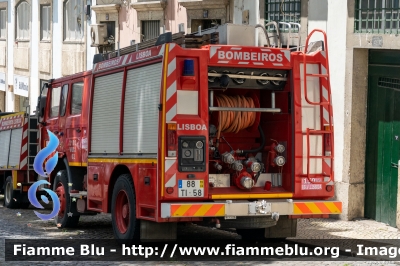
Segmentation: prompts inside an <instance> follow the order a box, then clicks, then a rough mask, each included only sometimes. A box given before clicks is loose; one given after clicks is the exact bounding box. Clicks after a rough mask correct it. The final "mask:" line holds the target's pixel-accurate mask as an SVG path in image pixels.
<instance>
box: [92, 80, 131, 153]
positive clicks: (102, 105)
mask: <svg viewBox="0 0 400 266" xmlns="http://www.w3.org/2000/svg"><path fill="white" fill-rule="evenodd" d="M122 82H123V72H118V73H114V74H110V75H106V76H101V77H98V78H96V79H95V85H94V96H93V112H92V128H91V153H97V154H99V153H100V154H116V153H118V152H119V132H120V130H119V129H120V112H121V91H122Z"/></svg>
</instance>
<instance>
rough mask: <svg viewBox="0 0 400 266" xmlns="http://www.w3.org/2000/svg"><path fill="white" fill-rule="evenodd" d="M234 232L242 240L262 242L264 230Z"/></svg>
mask: <svg viewBox="0 0 400 266" xmlns="http://www.w3.org/2000/svg"><path fill="white" fill-rule="evenodd" d="M236 232H237V233H238V234H239V235H240V236H241V237H242V239H243V240H264V239H265V236H264V233H265V228H256V229H236Z"/></svg>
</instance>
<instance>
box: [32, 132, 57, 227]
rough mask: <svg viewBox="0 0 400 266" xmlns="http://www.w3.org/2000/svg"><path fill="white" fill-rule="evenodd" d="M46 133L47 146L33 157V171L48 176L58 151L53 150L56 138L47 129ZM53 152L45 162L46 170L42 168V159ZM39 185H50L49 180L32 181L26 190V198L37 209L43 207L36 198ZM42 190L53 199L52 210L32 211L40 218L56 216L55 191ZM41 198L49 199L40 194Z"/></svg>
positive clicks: (52, 168)
mask: <svg viewBox="0 0 400 266" xmlns="http://www.w3.org/2000/svg"><path fill="white" fill-rule="evenodd" d="M47 133H48V134H49V138H50V140H49V143H48V144H47V146H46V147H45V148H43V149H42V150H41V151H40V152H39V153H38V154H37V155H36V157H35V161H34V162H33V169H34V170H35V172H36V173H37V174H38V175H40V176H47V177H48V176H50V173H51V171H53V170H54V168H55V167H56V165H57V161H58V152H55V151H56V149H57V147H58V144H59V141H58V138H57V137H56V136H55V135H54V134H53V133H52V132H50V131H49V130H47ZM53 152H55V154H54V155H53V156H52V157H51V158H50V159H48V160H47V162H46V164H45V168H46V172H45V171H44V169H43V164H44V161H45V160H46V158H47V157H48V156H50V155H51V154H52V153H53ZM40 185H50V183H49V182H47V181H46V180H39V181H37V182H35V183H33V185H32V186H31V187H30V188H29V190H28V199H29V201H30V203H31V204H32V205H33V206H35V207H36V208H39V209H44V207H43V206H42V205H41V204H40V203H39V201H38V200H37V198H36V190H37V189H38V187H39V186H40ZM42 190H44V191H46V192H47V193H48V194H49V195H50V197H51V199H52V201H53V210H52V212H51V213H50V214H41V213H39V212H37V211H34V212H35V214H36V215H37V217H39V218H40V219H42V220H50V219H52V218H53V217H54V216H56V215H57V214H58V212H59V211H60V201H59V199H58V196H57V194H56V193H54V192H53V191H52V190H50V189H47V188H42ZM41 199H42V200H43V201H44V203H46V204H48V203H49V200H48V199H47V198H46V197H45V196H44V195H42V196H41Z"/></svg>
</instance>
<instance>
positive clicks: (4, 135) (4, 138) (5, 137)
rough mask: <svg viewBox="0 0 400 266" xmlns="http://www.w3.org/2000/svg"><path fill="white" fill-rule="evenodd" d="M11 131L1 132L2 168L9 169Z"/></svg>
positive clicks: (0, 159) (0, 158)
mask: <svg viewBox="0 0 400 266" xmlns="http://www.w3.org/2000/svg"><path fill="white" fill-rule="evenodd" d="M10 136H11V130H5V131H0V168H7V165H8V152H9V150H10Z"/></svg>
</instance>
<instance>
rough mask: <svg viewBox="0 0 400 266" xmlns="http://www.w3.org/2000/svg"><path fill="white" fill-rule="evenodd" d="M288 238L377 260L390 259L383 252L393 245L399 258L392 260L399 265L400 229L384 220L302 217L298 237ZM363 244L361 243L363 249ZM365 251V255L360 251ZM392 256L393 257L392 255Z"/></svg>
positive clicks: (298, 225)
mask: <svg viewBox="0 0 400 266" xmlns="http://www.w3.org/2000/svg"><path fill="white" fill-rule="evenodd" d="M288 240H291V241H294V242H297V243H303V244H307V245H310V246H322V247H323V246H326V247H338V248H339V249H340V252H341V253H342V254H343V253H346V255H347V256H348V255H350V254H351V256H353V257H360V258H363V259H370V260H374V261H382V260H383V261H387V260H388V257H387V256H383V255H390V254H389V253H387V254H383V253H381V251H380V248H381V247H385V248H384V249H385V250H388V248H390V247H392V249H394V248H395V250H392V251H391V252H392V253H393V252H395V253H396V258H394V257H392V258H391V259H389V260H392V263H394V264H399V263H400V262H399V261H398V260H399V258H398V257H399V255H400V254H399V252H400V249H399V248H400V230H399V229H397V228H394V227H391V226H388V225H386V224H384V223H380V222H376V221H373V220H367V219H355V220H354V221H342V220H335V219H299V220H298V223H297V237H295V238H288ZM360 245H363V246H361V248H360ZM364 247H373V248H376V249H377V251H376V252H377V253H376V254H374V251H371V250H369V251H366V250H365V249H364ZM360 252H361V254H360ZM389 258H390V257H389Z"/></svg>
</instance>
